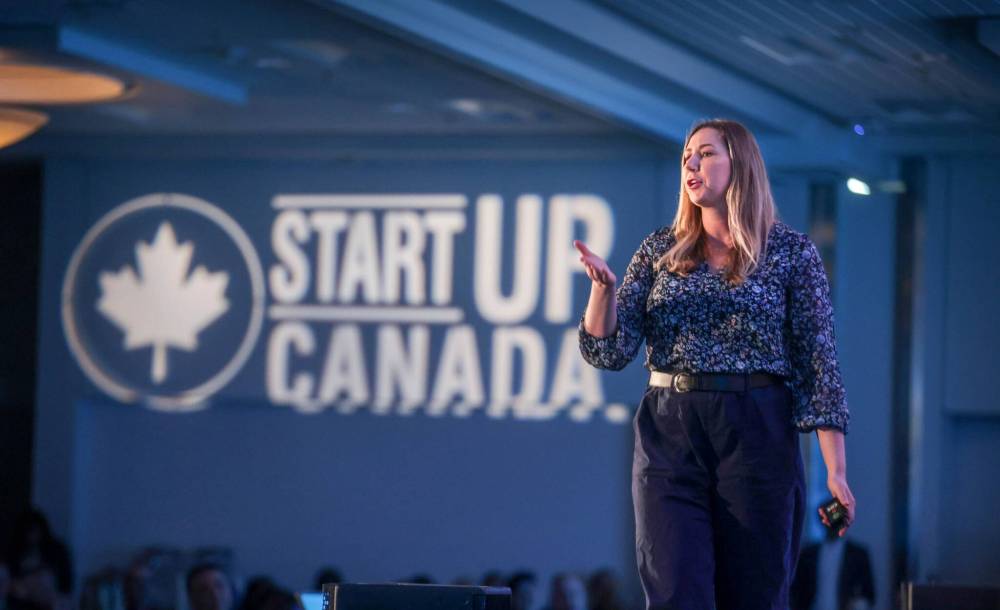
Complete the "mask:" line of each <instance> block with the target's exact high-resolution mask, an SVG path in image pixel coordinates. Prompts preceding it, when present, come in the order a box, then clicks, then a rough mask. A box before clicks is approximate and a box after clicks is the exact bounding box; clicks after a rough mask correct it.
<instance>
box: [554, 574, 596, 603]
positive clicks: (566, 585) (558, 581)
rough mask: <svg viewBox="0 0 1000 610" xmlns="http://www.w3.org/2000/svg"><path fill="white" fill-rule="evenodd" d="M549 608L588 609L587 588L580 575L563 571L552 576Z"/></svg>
mask: <svg viewBox="0 0 1000 610" xmlns="http://www.w3.org/2000/svg"><path fill="white" fill-rule="evenodd" d="M549 608H550V609H551V610H587V590H586V588H585V587H584V586H583V581H582V580H581V579H580V577H579V576H577V575H575V574H569V573H566V572H563V573H560V574H556V575H555V576H553V577H552V589H551V591H550V592H549Z"/></svg>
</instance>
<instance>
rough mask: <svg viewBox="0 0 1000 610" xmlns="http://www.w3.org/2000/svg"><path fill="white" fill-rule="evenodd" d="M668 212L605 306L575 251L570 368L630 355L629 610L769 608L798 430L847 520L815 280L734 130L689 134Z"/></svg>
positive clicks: (778, 577) (826, 304)
mask: <svg viewBox="0 0 1000 610" xmlns="http://www.w3.org/2000/svg"><path fill="white" fill-rule="evenodd" d="M679 199H680V201H679V203H678V208H677V214H676V216H675V218H674V221H673V224H672V225H670V226H668V227H664V228H661V229H659V230H657V231H655V232H653V233H652V234H651V235H649V236H648V237H646V239H644V240H643V241H642V243H641V244H640V245H639V249H638V250H637V251H636V253H635V255H634V256H633V257H632V260H631V262H630V263H629V265H628V268H627V270H626V271H625V276H624V279H623V280H622V282H621V286H619V287H618V288H617V292H616V290H615V288H616V284H617V277H616V276H615V274H614V273H613V272H612V271H611V269H610V268H609V267H608V265H607V264H606V263H605V262H604V261H603V260H601V259H600V258H599V257H598V256H596V255H595V254H593V253H592V252H590V251H589V250H588V249H587V247H586V245H584V244H582V243H580V242H576V244H575V245H576V247H577V249H579V250H580V253H581V257H580V258H581V261H582V262H583V263H584V266H585V267H586V270H587V275H588V276H589V277H590V279H591V282H592V284H591V291H590V300H589V302H588V304H587V311H586V313H585V314H584V317H583V321H582V322H581V326H580V349H581V351H582V353H583V356H584V358H585V359H586V360H587V361H588V362H589V363H590V364H592V365H594V366H596V367H600V368H607V369H615V370H617V369H621V368H622V367H624V366H625V365H626V364H628V363H629V362H630V361H631V360H632V359H633V358H634V357H635V355H636V353H637V352H638V350H639V346H640V345H641V344H642V342H643V340H645V342H646V367H647V368H648V369H649V370H650V379H649V385H648V387H647V389H646V393H645V395H644V396H643V398H642V401H641V403H640V405H639V408H638V411H637V412H636V415H635V420H634V430H635V451H634V458H633V465H632V500H633V503H634V506H635V518H636V556H637V559H638V565H639V576H640V579H641V580H642V585H643V589H644V592H645V594H646V607H647V608H649V609H650V610H652V609H666V608H670V609H675V610H676V609H681V610H688V609H691V610H694V609H699V610H700V609H704V610H710V609H712V608H716V609H718V610H730V609H735V608H742V609H759V610H764V609H768V610H771V609H774V610H777V609H785V608H787V607H788V589H789V585H790V583H791V580H792V573H793V571H794V569H795V563H796V560H797V557H798V550H799V539H800V533H801V530H802V522H803V517H804V506H805V502H804V487H805V485H804V477H803V472H802V458H801V456H800V454H799V443H798V436H797V433H798V432H810V431H812V430H816V434H817V436H818V438H819V444H820V448H821V451H822V454H823V460H824V462H825V463H826V469H827V485H828V487H829V489H830V492H831V493H832V494H833V496H834V497H835V498H836V499H837V500H839V501H840V502H841V503H842V504H843V505H844V507H845V508H846V509H847V520H846V525H845V526H844V527H843V529H841V531H840V534H841V535H843V533H844V531H846V529H847V526H849V525H850V523H851V522H852V521H853V519H854V510H855V502H854V497H853V496H852V495H851V490H850V488H849V487H848V485H847V478H846V461H845V456H844V433H845V432H846V430H847V424H848V419H849V416H848V412H847V406H846V402H845V396H844V388H843V386H842V384H841V376H840V370H839V365H838V364H837V354H836V346H835V343H834V334H833V312H832V308H831V306H830V297H829V286H828V284H827V280H826V274H825V272H824V270H823V265H822V263H821V261H820V258H819V254H818V252H817V250H816V247H815V246H814V245H813V243H812V242H811V241H810V240H809V238H808V237H807V236H805V235H803V234H801V233H798V232H796V231H794V230H792V229H791V228H790V227H789V226H788V225H786V224H784V223H782V222H780V221H779V220H777V218H776V216H777V212H776V210H775V205H774V200H773V198H772V197H771V189H770V185H769V184H768V179H767V172H766V170H765V168H764V162H763V159H762V157H761V154H760V149H759V148H758V146H757V142H756V141H755V140H754V137H753V135H751V134H750V132H749V131H748V130H747V129H746V128H745V127H743V126H742V125H740V124H739V123H736V122H733V121H727V120H711V121H704V122H701V123H698V124H696V125H695V126H694V127H693V128H692V129H691V131H690V132H689V134H688V136H687V138H686V140H685V143H684V152H683V157H682V160H681V188H680V198H679ZM824 519H825V517H824Z"/></svg>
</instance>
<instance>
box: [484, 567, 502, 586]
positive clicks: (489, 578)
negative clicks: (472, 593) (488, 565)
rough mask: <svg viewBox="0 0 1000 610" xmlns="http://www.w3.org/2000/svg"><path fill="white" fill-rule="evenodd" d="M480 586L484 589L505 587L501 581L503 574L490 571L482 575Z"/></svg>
mask: <svg viewBox="0 0 1000 610" xmlns="http://www.w3.org/2000/svg"><path fill="white" fill-rule="evenodd" d="M480 584H481V585H482V586H484V587H506V586H507V583H505V582H504V580H503V574H501V573H500V570H490V571H489V572H487V573H485V574H483V579H482V580H481V581H480Z"/></svg>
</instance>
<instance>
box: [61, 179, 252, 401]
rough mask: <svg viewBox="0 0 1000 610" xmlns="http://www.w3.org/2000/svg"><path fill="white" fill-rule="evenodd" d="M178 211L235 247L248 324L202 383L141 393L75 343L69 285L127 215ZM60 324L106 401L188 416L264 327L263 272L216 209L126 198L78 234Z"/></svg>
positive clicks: (187, 200) (159, 197)
mask: <svg viewBox="0 0 1000 610" xmlns="http://www.w3.org/2000/svg"><path fill="white" fill-rule="evenodd" d="M171 207H173V208H179V209H183V210H188V211H190V212H194V213H196V214H199V215H201V216H204V217H205V218H207V219H208V220H210V221H212V222H214V223H215V224H217V225H218V226H219V227H220V228H221V229H222V230H223V231H224V232H225V233H226V235H228V236H229V237H230V239H232V240H233V242H234V243H235V244H236V248H237V249H238V250H239V251H240V255H241V256H242V257H243V260H244V262H245V263H246V266H247V272H248V273H249V275H250V291H251V295H252V301H253V302H252V304H251V312H250V323H249V324H248V325H247V332H246V334H244V336H243V339H242V341H241V342H240V346H239V348H238V349H237V350H236V354H235V355H234V356H233V357H232V358H231V359H230V360H229V362H228V363H226V365H225V366H224V367H222V369H221V370H220V371H219V372H218V373H216V374H215V375H214V376H213V377H211V378H210V379H209V380H208V381H206V382H204V383H202V384H200V385H198V386H195V387H194V388H191V389H189V390H185V391H183V392H180V393H177V394H173V395H155V394H144V393H142V392H139V391H137V390H135V389H132V388H130V387H128V386H126V385H124V384H122V383H119V382H118V381H116V380H114V379H112V378H111V376H110V375H107V374H106V373H104V371H102V370H101V368H100V367H99V366H97V364H96V363H95V362H94V361H93V360H92V359H91V357H90V355H89V354H88V353H87V350H86V349H85V348H84V347H83V343H82V341H80V337H79V334H78V333H77V329H76V320H75V317H74V311H73V287H74V285H75V284H76V275H77V272H78V271H79V267H80V263H81V261H82V260H83V257H84V256H85V255H86V253H87V251H88V250H89V249H90V246H91V245H92V244H93V243H94V241H95V240H96V239H97V238H98V237H99V236H100V235H101V234H102V233H103V232H104V231H106V230H107V229H108V228H109V227H110V226H111V225H112V224H114V223H115V222H118V221H119V220H121V219H122V218H124V217H125V216H128V215H129V214H132V213H135V212H138V211H140V210H147V209H153V208H171ZM62 322H63V329H64V331H65V332H64V334H65V336H66V343H67V344H68V345H69V348H70V352H71V353H72V354H73V357H74V358H76V361H77V364H79V365H80V368H81V369H82V370H83V372H84V373H85V374H86V375H87V377H88V378H90V380H91V381H92V382H94V384H95V385H97V387H99V388H100V389H101V390H103V391H104V392H105V393H106V394H108V395H109V396H111V397H112V398H114V399H116V400H118V401H119V402H124V403H137V402H144V403H146V404H147V405H148V406H149V407H151V408H153V409H155V410H157V411H169V412H175V413H176V412H189V411H198V410H201V409H204V408H205V407H206V406H208V404H207V402H206V401H207V399H208V398H209V397H210V396H212V395H213V394H215V393H216V392H218V391H219V390H221V389H222V388H223V387H224V386H225V385H226V384H227V383H229V382H230V381H231V380H232V378H233V377H234V376H236V373H238V372H239V370H240V369H241V368H242V367H243V365H244V364H245V363H246V361H247V359H249V358H250V355H251V354H252V353H253V350H254V348H255V347H256V344H257V339H258V337H259V336H260V332H261V329H262V328H263V326H264V270H263V267H262V266H261V264H260V258H259V257H258V256H257V251H256V250H255V249H254V247H253V242H251V241H250V237H249V236H248V235H247V234H246V232H244V231H243V228H242V227H240V225H239V224H238V223H237V222H236V221H235V220H233V218H232V217H231V216H229V215H228V214H226V213H225V212H224V211H222V209H220V208H218V207H216V206H214V205H212V204H211V203H209V202H207V201H205V200H204V199H199V198H197V197H194V196H192V195H185V194H183V193H150V194H148V195H142V196H141V197H136V198H135V199H130V200H129V201H126V202H125V203H123V204H121V205H119V206H118V207H116V208H114V209H112V210H111V211H110V212H108V213H107V214H105V215H104V216H102V217H101V218H100V220H98V221H97V223H95V224H94V226H93V227H91V228H90V230H89V231H87V233H86V234H85V235H84V237H83V240H82V241H81V242H80V244H79V245H78V246H77V247H76V249H75V250H74V251H73V256H72V257H71V258H70V263H69V266H68V267H67V269H66V277H65V278H64V279H63V288H62Z"/></svg>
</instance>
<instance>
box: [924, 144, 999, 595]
mask: <svg viewBox="0 0 1000 610" xmlns="http://www.w3.org/2000/svg"><path fill="white" fill-rule="evenodd" d="M997 167H1000V157H997V156H996V155H995V153H994V154H992V155H990V154H980V153H975V154H973V153H966V154H955V155H947V156H944V155H942V156H931V157H928V159H927V172H926V174H927V175H926V178H927V187H926V193H925V194H924V196H923V198H922V210H921V213H920V215H919V216H918V226H919V229H918V230H919V232H918V243H919V244H920V247H921V249H922V256H921V257H920V260H919V261H918V266H917V268H916V277H917V281H918V282H919V285H920V288H919V289H918V291H917V294H918V295H919V298H918V300H917V302H916V303H915V306H914V307H915V309H914V311H915V313H914V320H915V328H914V332H915V336H917V337H918V341H917V342H915V344H916V345H919V349H918V350H915V354H914V367H913V381H912V387H913V388H914V397H915V400H914V427H913V445H914V454H915V455H917V456H918V457H919V459H918V460H917V461H916V463H915V464H914V469H913V473H914V482H915V486H914V489H913V493H912V510H913V516H912V517H911V524H912V525H911V532H912V534H911V535H912V538H911V546H912V548H913V550H914V555H915V557H914V559H915V565H914V566H913V570H914V575H915V577H916V578H918V579H922V580H941V581H946V582H956V583H966V584H991V585H993V586H997V585H1000V559H998V556H997V553H996V549H997V547H998V546H1000V526H998V523H997V520H996V518H995V516H994V515H993V512H992V508H991V507H994V506H996V505H997V502H1000V478H998V477H997V475H996V470H997V469H996V452H997V448H998V446H1000V419H998V414H1000V401H998V400H997V398H996V392H995V391H994V390H993V388H992V387H991V382H992V381H993V379H995V377H996V370H997V367H996V359H995V357H994V355H993V354H994V349H993V346H994V345H996V343H997V341H998V340H1000V323H998V320H997V316H996V303H997V302H998V299H1000V271H998V267H997V264H996V263H997V255H996V248H995V245H994V243H993V242H994V232H995V227H996V226H997V222H998V220H1000V216H998V210H1000V200H998V198H997V195H996V193H997V189H998V187H1000V184H998V177H997V171H996V170H997Z"/></svg>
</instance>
